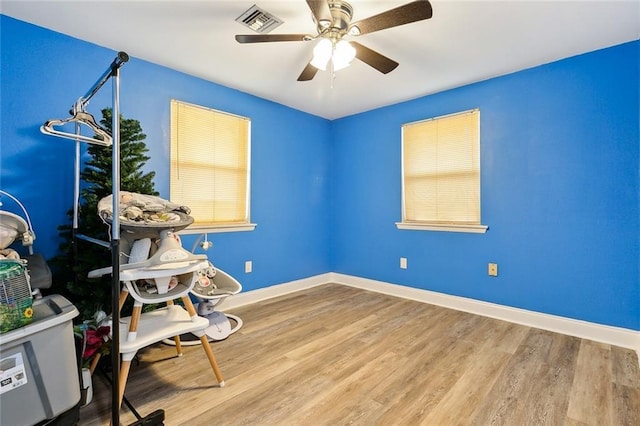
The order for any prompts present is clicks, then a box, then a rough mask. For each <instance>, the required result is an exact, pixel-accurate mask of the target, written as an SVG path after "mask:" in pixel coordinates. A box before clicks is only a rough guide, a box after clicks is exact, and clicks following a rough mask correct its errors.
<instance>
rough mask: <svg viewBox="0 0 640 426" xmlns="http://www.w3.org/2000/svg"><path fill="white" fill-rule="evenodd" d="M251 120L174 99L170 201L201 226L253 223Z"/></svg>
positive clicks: (172, 104) (172, 110)
mask: <svg viewBox="0 0 640 426" xmlns="http://www.w3.org/2000/svg"><path fill="white" fill-rule="evenodd" d="M250 127H251V121H250V120H249V119H248V118H245V117H239V116H235V115H232V114H227V113H224V112H220V111H215V110H212V109H209V108H204V107H200V106H196V105H191V104H188V103H184V102H180V101H176V100H172V101H171V182H170V192H171V201H173V202H176V203H180V204H183V205H185V206H188V207H189V208H191V216H193V218H194V225H195V226H197V227H208V226H212V227H214V226H217V225H223V226H224V225H234V224H244V223H248V222H249V170H250V168H249V164H250V141H249V139H250Z"/></svg>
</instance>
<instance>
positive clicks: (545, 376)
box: [80, 284, 640, 426]
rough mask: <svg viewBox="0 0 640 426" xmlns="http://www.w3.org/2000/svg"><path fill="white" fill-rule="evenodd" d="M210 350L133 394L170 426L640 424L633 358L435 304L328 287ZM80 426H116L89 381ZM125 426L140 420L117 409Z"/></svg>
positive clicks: (101, 390) (132, 383)
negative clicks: (220, 379) (220, 377)
mask: <svg viewBox="0 0 640 426" xmlns="http://www.w3.org/2000/svg"><path fill="white" fill-rule="evenodd" d="M229 313H234V314H236V315H238V316H240V317H241V318H242V319H243V320H244V327H243V328H242V329H241V330H240V331H238V332H237V333H235V334H233V335H231V336H230V337H229V338H227V339H226V340H224V341H221V342H214V343H212V347H213V350H214V353H215V355H216V357H217V360H218V363H219V365H220V367H221V369H222V373H223V374H224V376H225V381H226V385H225V387H223V388H218V387H215V386H214V384H215V377H214V375H213V372H212V370H211V367H210V366H209V364H208V362H207V359H206V357H205V355H204V351H203V350H202V348H201V347H199V346H189V347H185V348H184V349H185V354H184V355H183V356H182V357H179V358H178V357H175V348H174V347H172V346H168V345H164V344H159V345H156V346H152V347H150V348H148V349H146V350H144V351H143V352H141V353H140V356H139V358H140V363H139V364H138V365H134V366H133V367H132V371H131V374H130V379H129V383H128V385H127V388H126V395H127V397H128V398H129V400H130V401H131V402H132V404H133V405H134V406H135V408H136V409H137V410H138V411H139V412H140V413H141V414H142V415H146V414H149V413H151V412H153V411H155V410H157V409H164V410H165V416H166V420H165V424H166V425H314V426H315V425H344V424H356V425H489V424H491V425H493V424H498V425H538V424H545V425H598V426H602V425H631V426H638V425H640V373H639V371H638V358H637V355H636V353H635V352H633V351H631V350H628V349H622V348H619V347H614V346H610V345H606V344H601V343H596V342H593V341H588V340H582V339H579V338H575V337H568V336H565V335H561V334H556V333H551V332H548V331H542V330H538V329H533V328H529V327H525V326H520V325H515V324H511V323H508V322H504V321H499V320H494V319H490V318H486V317H481V316H477V315H472V314H467V313H462V312H458V311H454V310H450V309H445V308H441V307H437V306H433V305H428V304H423V303H419V302H414V301H410V300H404V299H399V298H395V297H391V296H386V295H381V294H377V293H372V292H368V291H364V290H359V289H354V288H351V287H346V286H342V285H334V284H329V285H323V286H320V287H316V288H312V289H309V290H305V291H302V292H298V293H294V294H290V295H287V296H283V297H279V298H276V299H271V300H268V301H265V302H261V303H257V304H255V305H251V306H246V307H243V308H240V309H236V310H234V311H230V312H229ZM94 381H95V383H94V400H93V402H92V403H91V404H89V405H88V406H87V407H84V408H82V410H81V413H80V415H81V422H80V424H82V425H98V424H108V423H109V420H110V411H109V410H110V406H109V404H110V401H111V393H110V389H109V388H108V387H107V386H106V385H105V380H104V379H103V378H101V377H100V375H98V374H97V373H96V375H95V376H94ZM120 413H121V414H120V415H121V422H122V424H130V423H132V422H133V421H135V420H136V419H135V417H134V416H133V414H132V413H131V412H130V411H129V410H128V409H127V408H126V407H124V406H123V408H122V410H121V412H120Z"/></svg>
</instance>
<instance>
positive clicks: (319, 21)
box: [236, 0, 433, 81]
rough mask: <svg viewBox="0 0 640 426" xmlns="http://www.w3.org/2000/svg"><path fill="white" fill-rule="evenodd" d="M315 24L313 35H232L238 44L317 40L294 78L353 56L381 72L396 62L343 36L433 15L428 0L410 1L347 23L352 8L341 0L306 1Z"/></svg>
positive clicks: (337, 65) (339, 64) (337, 66)
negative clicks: (312, 50) (312, 53)
mask: <svg viewBox="0 0 640 426" xmlns="http://www.w3.org/2000/svg"><path fill="white" fill-rule="evenodd" d="M306 1H307V4H308V5H309V8H310V9H311V14H312V17H313V20H314V23H315V24H316V30H317V32H318V34H317V35H309V34H251V35H236V40H237V41H238V43H264V42H275V41H311V40H317V39H319V40H320V41H319V43H318V44H317V45H316V46H315V48H314V55H313V58H312V59H311V61H309V63H308V64H307V66H306V67H305V68H304V70H302V73H301V74H300V76H299V77H298V81H308V80H311V79H313V77H315V75H316V73H317V72H318V70H320V69H322V70H324V69H326V66H327V65H328V64H330V65H331V67H332V69H333V71H337V70H338V69H341V68H344V67H345V66H348V65H349V63H350V62H351V60H353V59H354V57H355V58H357V59H359V60H361V61H362V62H364V63H366V64H367V65H369V66H371V67H373V68H375V69H376V70H378V71H380V72H381V73H383V74H387V73H389V72H391V71H393V70H394V69H395V68H396V67H397V66H398V63H397V62H396V61H394V60H392V59H389V58H387V57H386V56H384V55H382V54H380V53H378V52H376V51H375V50H371V49H369V48H368V47H365V46H363V45H362V44H360V43H358V42H355V41H346V40H344V37H347V36H349V37H357V36H360V35H363V34H369V33H372V32H374V31H380V30H384V29H387V28H392V27H397V26H399V25H404V24H409V23H411V22H417V21H421V20H424V19H429V18H431V16H432V15H433V11H432V8H431V4H430V3H429V1H428V0H416V1H413V2H411V3H407V4H405V5H402V6H399V7H396V8H393V9H390V10H387V11H386V12H382V13H379V14H377V15H374V16H371V17H369V18H366V19H362V20H360V21H356V22H351V18H352V17H353V7H352V6H351V5H350V4H349V3H347V2H346V1H343V0H306Z"/></svg>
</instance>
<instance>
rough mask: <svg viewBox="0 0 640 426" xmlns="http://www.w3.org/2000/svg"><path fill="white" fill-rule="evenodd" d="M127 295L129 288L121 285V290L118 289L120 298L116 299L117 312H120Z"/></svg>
mask: <svg viewBox="0 0 640 426" xmlns="http://www.w3.org/2000/svg"><path fill="white" fill-rule="evenodd" d="M128 296H129V290H127V287H125V286H122V290H121V291H120V299H119V300H118V312H122V307H123V306H124V302H125V301H126V300H127V297H128Z"/></svg>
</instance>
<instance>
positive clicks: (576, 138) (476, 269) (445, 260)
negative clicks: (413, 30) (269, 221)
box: [331, 42, 640, 330]
mask: <svg viewBox="0 0 640 426" xmlns="http://www.w3.org/2000/svg"><path fill="white" fill-rule="evenodd" d="M639 46H640V44H639V43H638V42H636V43H629V44H624V45H620V46H617V47H614V48H609V49H605V50H601V51H597V52H594V53H589V54H585V55H581V56H578V57H573V58H570V59H566V60H563V61H559V62H555V63H552V64H548V65H545V66H540V67H536V68H534V69H530V70H526V71H523V72H518V73H515V74H511V75H508V76H504V77H501V78H495V79H492V80H488V81H485V82H482V83H478V84H473V85H469V86H465V87H461V88H458V89H455V90H451V91H447V92H443V93H439V94H436V95H432V96H427V97H424V98H421V99H417V100H414V101H410V102H405V103H402V104H397V105H393V106H390V107H387V108H382V109H378V110H375V111H371V112H367V113H363V114H359V115H355V116H351V117H347V118H344V119H341V120H337V121H335V122H334V123H333V142H332V143H333V148H332V155H333V159H334V162H333V164H332V179H333V183H332V202H333V208H332V210H331V211H332V219H331V223H332V230H333V235H334V236H335V237H334V240H333V241H332V250H331V256H332V257H331V263H332V269H333V270H334V271H336V272H341V273H345V274H351V275H356V276H362V277H367V278H372V279H376V280H380V281H385V282H391V283H398V284H404V285H408V286H411V287H416V288H421V289H428V290H433V291H438V292H442V293H447V294H452V295H458V296H465V297H470V298H474V299H479V300H484V301H490V302H495V303H499V304H503V305H508V306H514V307H519V308H525V309H529V310H533V311H538V312H544V313H549V314H555V315H561V316H565V317H570V318H578V319H582V320H586V321H592V322H596V323H601V324H609V325H614V326H621V327H627V328H631V329H636V330H637V329H640V291H639V280H638V278H639V275H638V255H639V250H638V248H639V244H638V243H639V228H638V225H639V223H638V222H639V210H638V148H639V134H638V129H639V126H638V123H639V121H638V116H639V108H638V99H639V97H638V94H639V90H638V79H639V73H638V58H639V54H638V52H639ZM425 78H428V75H425ZM476 107H477V108H480V111H481V113H480V114H481V164H482V172H481V173H482V175H481V178H482V183H481V185H482V201H481V202H482V222H483V224H486V225H488V226H489V227H490V229H489V231H488V232H487V233H486V234H464V233H449V232H433V231H431V232H430V231H408V230H398V229H396V227H395V225H394V223H395V222H399V221H400V220H401V182H400V174H401V169H400V167H401V164H400V145H401V135H400V126H401V125H402V124H403V123H406V122H411V121H416V120H420V119H424V118H429V117H435V116H439V115H443V114H449V113H453V112H457V111H462V110H467V109H471V108H476ZM401 256H402V257H407V258H408V265H409V267H408V269H406V270H401V269H400V268H399V258H400V257H401ZM488 262H497V263H498V264H499V276H498V277H497V278H493V277H488V276H487V263H488Z"/></svg>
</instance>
